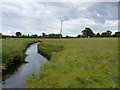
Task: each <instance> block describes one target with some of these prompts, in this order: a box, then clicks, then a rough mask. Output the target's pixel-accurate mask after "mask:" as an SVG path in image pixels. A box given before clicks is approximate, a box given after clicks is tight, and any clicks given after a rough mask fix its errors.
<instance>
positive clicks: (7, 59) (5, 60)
mask: <svg viewBox="0 0 120 90" xmlns="http://www.w3.org/2000/svg"><path fill="white" fill-rule="evenodd" d="M37 41H38V39H23V38H21V39H19V38H11V39H10V38H7V39H3V40H2V66H1V69H5V68H6V67H8V66H10V65H12V64H14V63H15V62H19V61H23V60H24V58H25V56H26V55H25V50H26V48H27V46H28V45H30V44H32V43H35V42H37ZM0 49H1V48H0Z"/></svg>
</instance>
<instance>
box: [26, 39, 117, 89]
mask: <svg viewBox="0 0 120 90" xmlns="http://www.w3.org/2000/svg"><path fill="white" fill-rule="evenodd" d="M117 41H118V40H117V38H89V39H87V38H82V39H45V40H42V42H43V44H42V43H41V45H39V48H42V51H45V53H46V54H48V55H50V56H51V58H50V61H49V62H47V63H46V64H45V65H44V66H43V67H42V70H41V71H40V73H39V74H38V75H35V76H34V77H30V78H29V79H28V80H27V82H28V87H29V88H117V87H118V65H119V64H118V63H117V64H116V62H117V61H118V42H117ZM51 45H53V46H54V45H62V46H63V47H64V48H63V50H62V51H61V52H55V53H53V51H54V47H52V46H51ZM55 48H59V47H55ZM58 51H59V50H58ZM51 52H52V53H51Z"/></svg>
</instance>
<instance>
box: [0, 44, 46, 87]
mask: <svg viewBox="0 0 120 90" xmlns="http://www.w3.org/2000/svg"><path fill="white" fill-rule="evenodd" d="M37 44H38V43H35V44H32V45H30V47H28V49H27V51H26V54H27V55H28V56H27V57H26V58H25V61H27V62H29V63H25V64H22V63H19V64H16V65H14V66H13V67H11V68H9V69H8V70H5V71H3V72H2V88H27V83H26V79H27V77H28V76H29V75H31V74H33V73H34V74H37V73H38V72H39V70H40V68H41V67H42V66H43V64H44V63H45V62H46V61H47V60H46V58H44V57H43V56H42V55H40V54H39V53H38V49H37Z"/></svg>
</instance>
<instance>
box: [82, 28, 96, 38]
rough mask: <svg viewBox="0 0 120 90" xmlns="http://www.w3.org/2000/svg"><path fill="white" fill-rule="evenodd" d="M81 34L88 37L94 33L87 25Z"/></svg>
mask: <svg viewBox="0 0 120 90" xmlns="http://www.w3.org/2000/svg"><path fill="white" fill-rule="evenodd" d="M82 35H83V36H85V37H88V36H90V37H93V36H94V35H95V34H94V33H93V31H92V30H91V29H90V28H89V27H86V28H85V30H83V31H82Z"/></svg>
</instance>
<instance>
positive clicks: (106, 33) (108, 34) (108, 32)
mask: <svg viewBox="0 0 120 90" xmlns="http://www.w3.org/2000/svg"><path fill="white" fill-rule="evenodd" d="M111 34H112V32H111V31H110V30H107V31H106V32H103V33H102V34H101V36H102V37H111Z"/></svg>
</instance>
